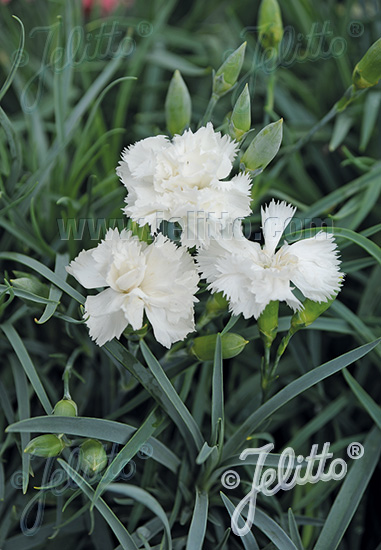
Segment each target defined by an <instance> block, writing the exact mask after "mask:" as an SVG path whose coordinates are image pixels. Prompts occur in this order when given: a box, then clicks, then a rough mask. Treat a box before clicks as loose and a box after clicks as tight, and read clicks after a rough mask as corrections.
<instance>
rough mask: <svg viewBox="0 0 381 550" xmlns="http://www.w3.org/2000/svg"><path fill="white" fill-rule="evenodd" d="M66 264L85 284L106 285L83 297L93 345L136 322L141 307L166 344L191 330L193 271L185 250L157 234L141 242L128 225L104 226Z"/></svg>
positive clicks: (140, 319) (135, 326) (140, 322)
mask: <svg viewBox="0 0 381 550" xmlns="http://www.w3.org/2000/svg"><path fill="white" fill-rule="evenodd" d="M66 269H67V271H68V272H69V273H70V274H71V275H73V276H74V277H75V278H76V279H77V281H78V282H79V283H81V285H82V286H84V287H85V288H101V287H107V289H106V290H103V291H102V292H101V293H100V294H98V295H96V296H88V297H87V298H86V302H85V318H86V323H87V326H88V327H89V330H90V336H91V338H92V339H93V340H95V341H96V343H97V344H98V345H99V346H102V345H103V344H105V343H106V342H108V341H110V340H112V339H113V338H114V337H116V338H119V337H120V335H121V334H122V332H123V331H124V330H125V329H126V328H127V326H128V325H131V326H132V328H133V329H134V330H138V329H140V328H142V326H143V314H144V312H145V314H146V315H147V318H148V320H149V321H150V323H151V325H152V328H153V331H154V335H155V338H156V340H157V341H158V342H160V343H161V344H163V346H166V347H168V348H169V347H170V346H171V343H172V342H176V341H177V340H182V339H184V338H185V336H186V335H187V334H188V333H189V332H191V331H192V330H194V322H193V304H194V302H195V301H197V299H196V298H195V297H194V294H195V293H196V291H197V283H198V275H197V271H196V268H195V265H194V262H193V261H192V258H191V256H190V255H189V254H188V253H187V251H186V250H185V249H184V248H181V247H180V248H177V247H176V245H175V244H174V243H172V242H171V241H169V240H168V239H166V238H165V237H163V235H158V237H157V238H156V239H155V241H154V242H153V243H152V244H151V245H147V244H146V243H143V242H140V241H139V239H138V238H137V237H135V236H133V235H132V234H131V232H130V231H126V230H123V231H122V232H121V233H119V231H118V230H117V229H114V230H112V229H109V230H108V232H107V233H106V236H105V239H104V241H102V242H101V243H100V244H99V245H98V246H97V247H96V248H93V249H91V250H87V251H85V250H83V251H82V252H81V253H80V254H79V255H78V256H77V258H76V259H75V260H73V261H72V262H71V263H70V265H69V266H68V267H67V268H66Z"/></svg>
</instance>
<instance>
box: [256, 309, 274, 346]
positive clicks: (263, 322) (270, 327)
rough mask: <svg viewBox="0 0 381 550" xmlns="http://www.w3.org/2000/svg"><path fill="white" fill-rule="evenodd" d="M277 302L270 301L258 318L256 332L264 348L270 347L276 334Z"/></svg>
mask: <svg viewBox="0 0 381 550" xmlns="http://www.w3.org/2000/svg"><path fill="white" fill-rule="evenodd" d="M278 313H279V301H278V300H276V301H272V302H270V303H269V304H267V306H266V307H265V309H264V310H263V311H262V313H261V314H260V316H259V318H258V321H257V323H258V330H259V333H260V335H261V338H262V340H263V342H264V344H265V346H266V347H270V346H271V344H272V343H273V341H274V340H275V337H276V335H277V332H278Z"/></svg>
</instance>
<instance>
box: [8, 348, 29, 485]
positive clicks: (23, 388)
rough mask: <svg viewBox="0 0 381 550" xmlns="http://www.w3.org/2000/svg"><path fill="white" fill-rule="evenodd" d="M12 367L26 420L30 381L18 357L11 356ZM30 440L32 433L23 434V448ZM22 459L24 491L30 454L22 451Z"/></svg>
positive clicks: (21, 418)
mask: <svg viewBox="0 0 381 550" xmlns="http://www.w3.org/2000/svg"><path fill="white" fill-rule="evenodd" d="M11 367H12V372H13V378H14V381H15V388H16V397H17V404H18V410H19V419H20V420H24V419H26V418H29V417H30V406H29V393H28V383H27V379H26V376H25V372H24V370H23V368H22V366H21V365H20V363H19V362H18V361H17V360H16V358H14V357H11ZM29 440H30V434H29V433H28V432H26V433H22V434H21V450H23V449H25V448H26V446H27V445H28V443H29ZM21 460H22V486H23V493H24V495H25V493H26V492H27V490H28V483H29V466H30V454H28V453H23V452H22V453H21Z"/></svg>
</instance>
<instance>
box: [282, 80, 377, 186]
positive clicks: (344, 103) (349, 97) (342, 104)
mask: <svg viewBox="0 0 381 550" xmlns="http://www.w3.org/2000/svg"><path fill="white" fill-rule="evenodd" d="M366 90H367V88H365V89H363V90H355V88H354V86H349V88H348V89H347V90H346V92H345V94H344V95H343V97H342V98H341V99H339V101H337V102H336V103H335V104H334V106H333V107H332V109H330V111H328V113H327V114H326V115H325V116H324V117H323V118H322V119H321V120H319V122H317V123H316V124H315V126H313V127H312V128H311V130H310V131H309V132H307V134H305V135H304V136H303V137H301V138H300V139H299V140H298V141H297V142H296V143H295V144H294V145H291V146H290V147H284V148H283V149H282V150H281V152H280V154H281V155H282V158H281V159H280V160H279V162H278V163H277V164H276V166H275V167H274V169H273V171H272V174H271V175H272V177H275V176H277V175H278V174H280V173H281V172H282V170H283V169H284V167H285V166H286V164H287V162H288V159H289V156H290V155H292V154H294V153H296V152H297V151H300V149H301V148H302V147H304V145H306V143H308V142H309V141H310V139H311V138H312V137H313V136H314V135H315V134H316V132H318V131H319V130H321V128H323V126H325V125H326V124H328V122H330V121H331V120H332V119H334V118H335V116H336V115H337V114H338V113H341V112H342V111H344V110H345V109H346V108H347V107H348V106H349V105H350V104H351V103H353V101H355V100H356V99H357V98H358V97H359V96H360V95H362V94H363V93H364V92H365V91H366Z"/></svg>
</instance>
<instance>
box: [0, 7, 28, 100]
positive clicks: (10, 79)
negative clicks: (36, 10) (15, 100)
mask: <svg viewBox="0 0 381 550" xmlns="http://www.w3.org/2000/svg"><path fill="white" fill-rule="evenodd" d="M12 17H13V19H16V21H17V23H19V25H20V27H21V35H20V42H19V46H18V48H17V50H16V56H15V58H14V60H13V63H12V67H11V70H10V71H9V73H8V76H7V78H6V80H5V82H4V84H3V85H2V87H1V89H0V101H1V100H2V99H3V97H4V96H5V94H6V93H7V91H8V89H9V87H10V86H11V84H12V82H13V79H14V78H15V75H16V71H17V69H18V66H19V65H20V61H21V59H22V54H23V52H24V44H25V29H24V25H23V23H22V21H21V20H20V19H19V18H18V17H16V15H12Z"/></svg>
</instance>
